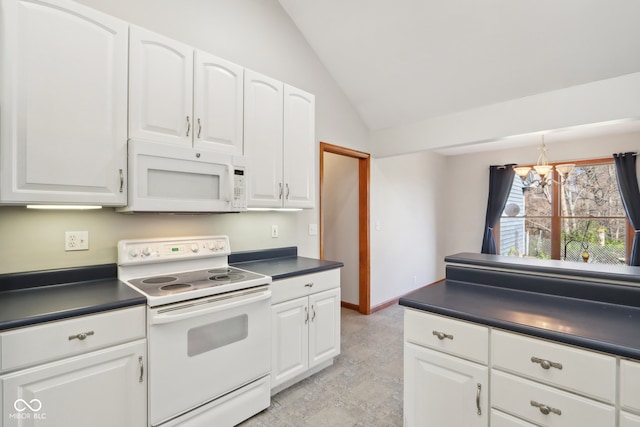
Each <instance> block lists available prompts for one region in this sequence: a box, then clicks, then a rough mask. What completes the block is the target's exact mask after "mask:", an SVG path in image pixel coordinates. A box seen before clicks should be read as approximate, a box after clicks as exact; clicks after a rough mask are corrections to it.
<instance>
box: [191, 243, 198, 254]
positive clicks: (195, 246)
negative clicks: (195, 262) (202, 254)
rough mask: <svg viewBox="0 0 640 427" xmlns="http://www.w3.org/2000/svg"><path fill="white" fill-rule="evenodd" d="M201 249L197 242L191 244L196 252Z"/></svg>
mask: <svg viewBox="0 0 640 427" xmlns="http://www.w3.org/2000/svg"><path fill="white" fill-rule="evenodd" d="M199 249H200V248H199V247H198V245H197V244H195V243H192V244H191V252H193V253H196V252H198V250H199Z"/></svg>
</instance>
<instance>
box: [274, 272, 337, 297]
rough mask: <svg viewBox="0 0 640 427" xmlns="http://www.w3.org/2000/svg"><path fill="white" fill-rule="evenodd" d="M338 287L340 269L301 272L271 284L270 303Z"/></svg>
mask: <svg viewBox="0 0 640 427" xmlns="http://www.w3.org/2000/svg"><path fill="white" fill-rule="evenodd" d="M338 287H340V269H339V268H336V269H333V270H327V271H321V272H319V273H312V274H303V275H302V276H296V277H291V278H289V279H281V280H275V281H274V282H273V283H272V284H271V304H277V303H279V302H282V301H288V300H292V299H295V298H300V297H303V296H308V295H311V294H315V293H317V292H321V291H326V290H329V289H333V288H338Z"/></svg>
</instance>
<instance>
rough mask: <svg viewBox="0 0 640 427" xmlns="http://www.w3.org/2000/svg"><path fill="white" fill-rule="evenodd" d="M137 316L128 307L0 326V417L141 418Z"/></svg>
mask: <svg viewBox="0 0 640 427" xmlns="http://www.w3.org/2000/svg"><path fill="white" fill-rule="evenodd" d="M144 319H145V307H134V308H127V309H121V310H114V311H109V312H105V313H101V314H95V315H89V316H81V317H75V318H72V319H68V320H61V321H57V322H50V323H44V324H41V325H37V326H31V327H25V328H20V329H15V330H10V331H6V332H2V333H0V350H1V352H0V362H2V363H1V364H0V366H1V368H0V401H1V402H2V405H1V406H0V408H1V409H0V419H1V420H2V421H1V422H0V425H2V426H3V427H25V426H42V427H73V426H98V427H112V426H119V427H139V426H146V425H147V379H146V378H147V376H146V367H147V341H146V338H145V321H144ZM20 351H23V352H25V355H33V357H29V358H26V359H25V360H24V361H19V359H18V358H16V357H15V356H16V354H17V353H19V352H20Z"/></svg>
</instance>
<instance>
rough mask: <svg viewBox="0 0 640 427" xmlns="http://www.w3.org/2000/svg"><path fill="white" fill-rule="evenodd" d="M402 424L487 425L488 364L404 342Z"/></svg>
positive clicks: (410, 426) (474, 426) (408, 425)
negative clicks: (480, 363) (484, 364)
mask: <svg viewBox="0 0 640 427" xmlns="http://www.w3.org/2000/svg"><path fill="white" fill-rule="evenodd" d="M404 348H405V355H404V360H405V361H404V420H405V426H407V427H412V426H473V427H476V426H488V419H489V417H488V414H487V412H488V390H487V384H489V381H488V368H487V367H486V366H482V365H479V364H477V363H473V362H469V361H466V360H463V359H459V358H457V357H454V356H449V355H447V354H444V353H440V352H437V351H433V350H429V349H426V348H423V347H419V346H417V345H414V344H410V343H405V347H404Z"/></svg>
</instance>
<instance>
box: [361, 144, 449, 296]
mask: <svg viewBox="0 0 640 427" xmlns="http://www.w3.org/2000/svg"><path fill="white" fill-rule="evenodd" d="M445 160H446V159H445V158H444V157H443V156H441V155H439V154H436V153H433V152H422V153H416V154H411V155H404V156H395V157H388V158H382V159H374V160H373V162H372V170H371V188H372V193H371V306H372V307H375V306H377V305H380V304H383V303H385V302H387V301H389V300H392V299H394V298H397V297H398V296H401V295H404V294H406V293H408V292H410V291H411V290H414V289H417V288H419V287H422V286H424V285H426V284H429V283H433V282H435V281H437V280H439V279H441V278H442V277H444V267H443V263H442V262H441V260H442V259H443V257H444V253H443V248H444V239H445V238H446V237H447V234H446V231H447V230H446V229H445V228H444V227H443V224H444V223H445V217H444V214H445V211H444V206H445V201H446V200H448V196H447V194H446V193H445V191H446V188H445V187H444V184H445V181H446V177H448V174H447V171H446V162H445Z"/></svg>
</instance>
